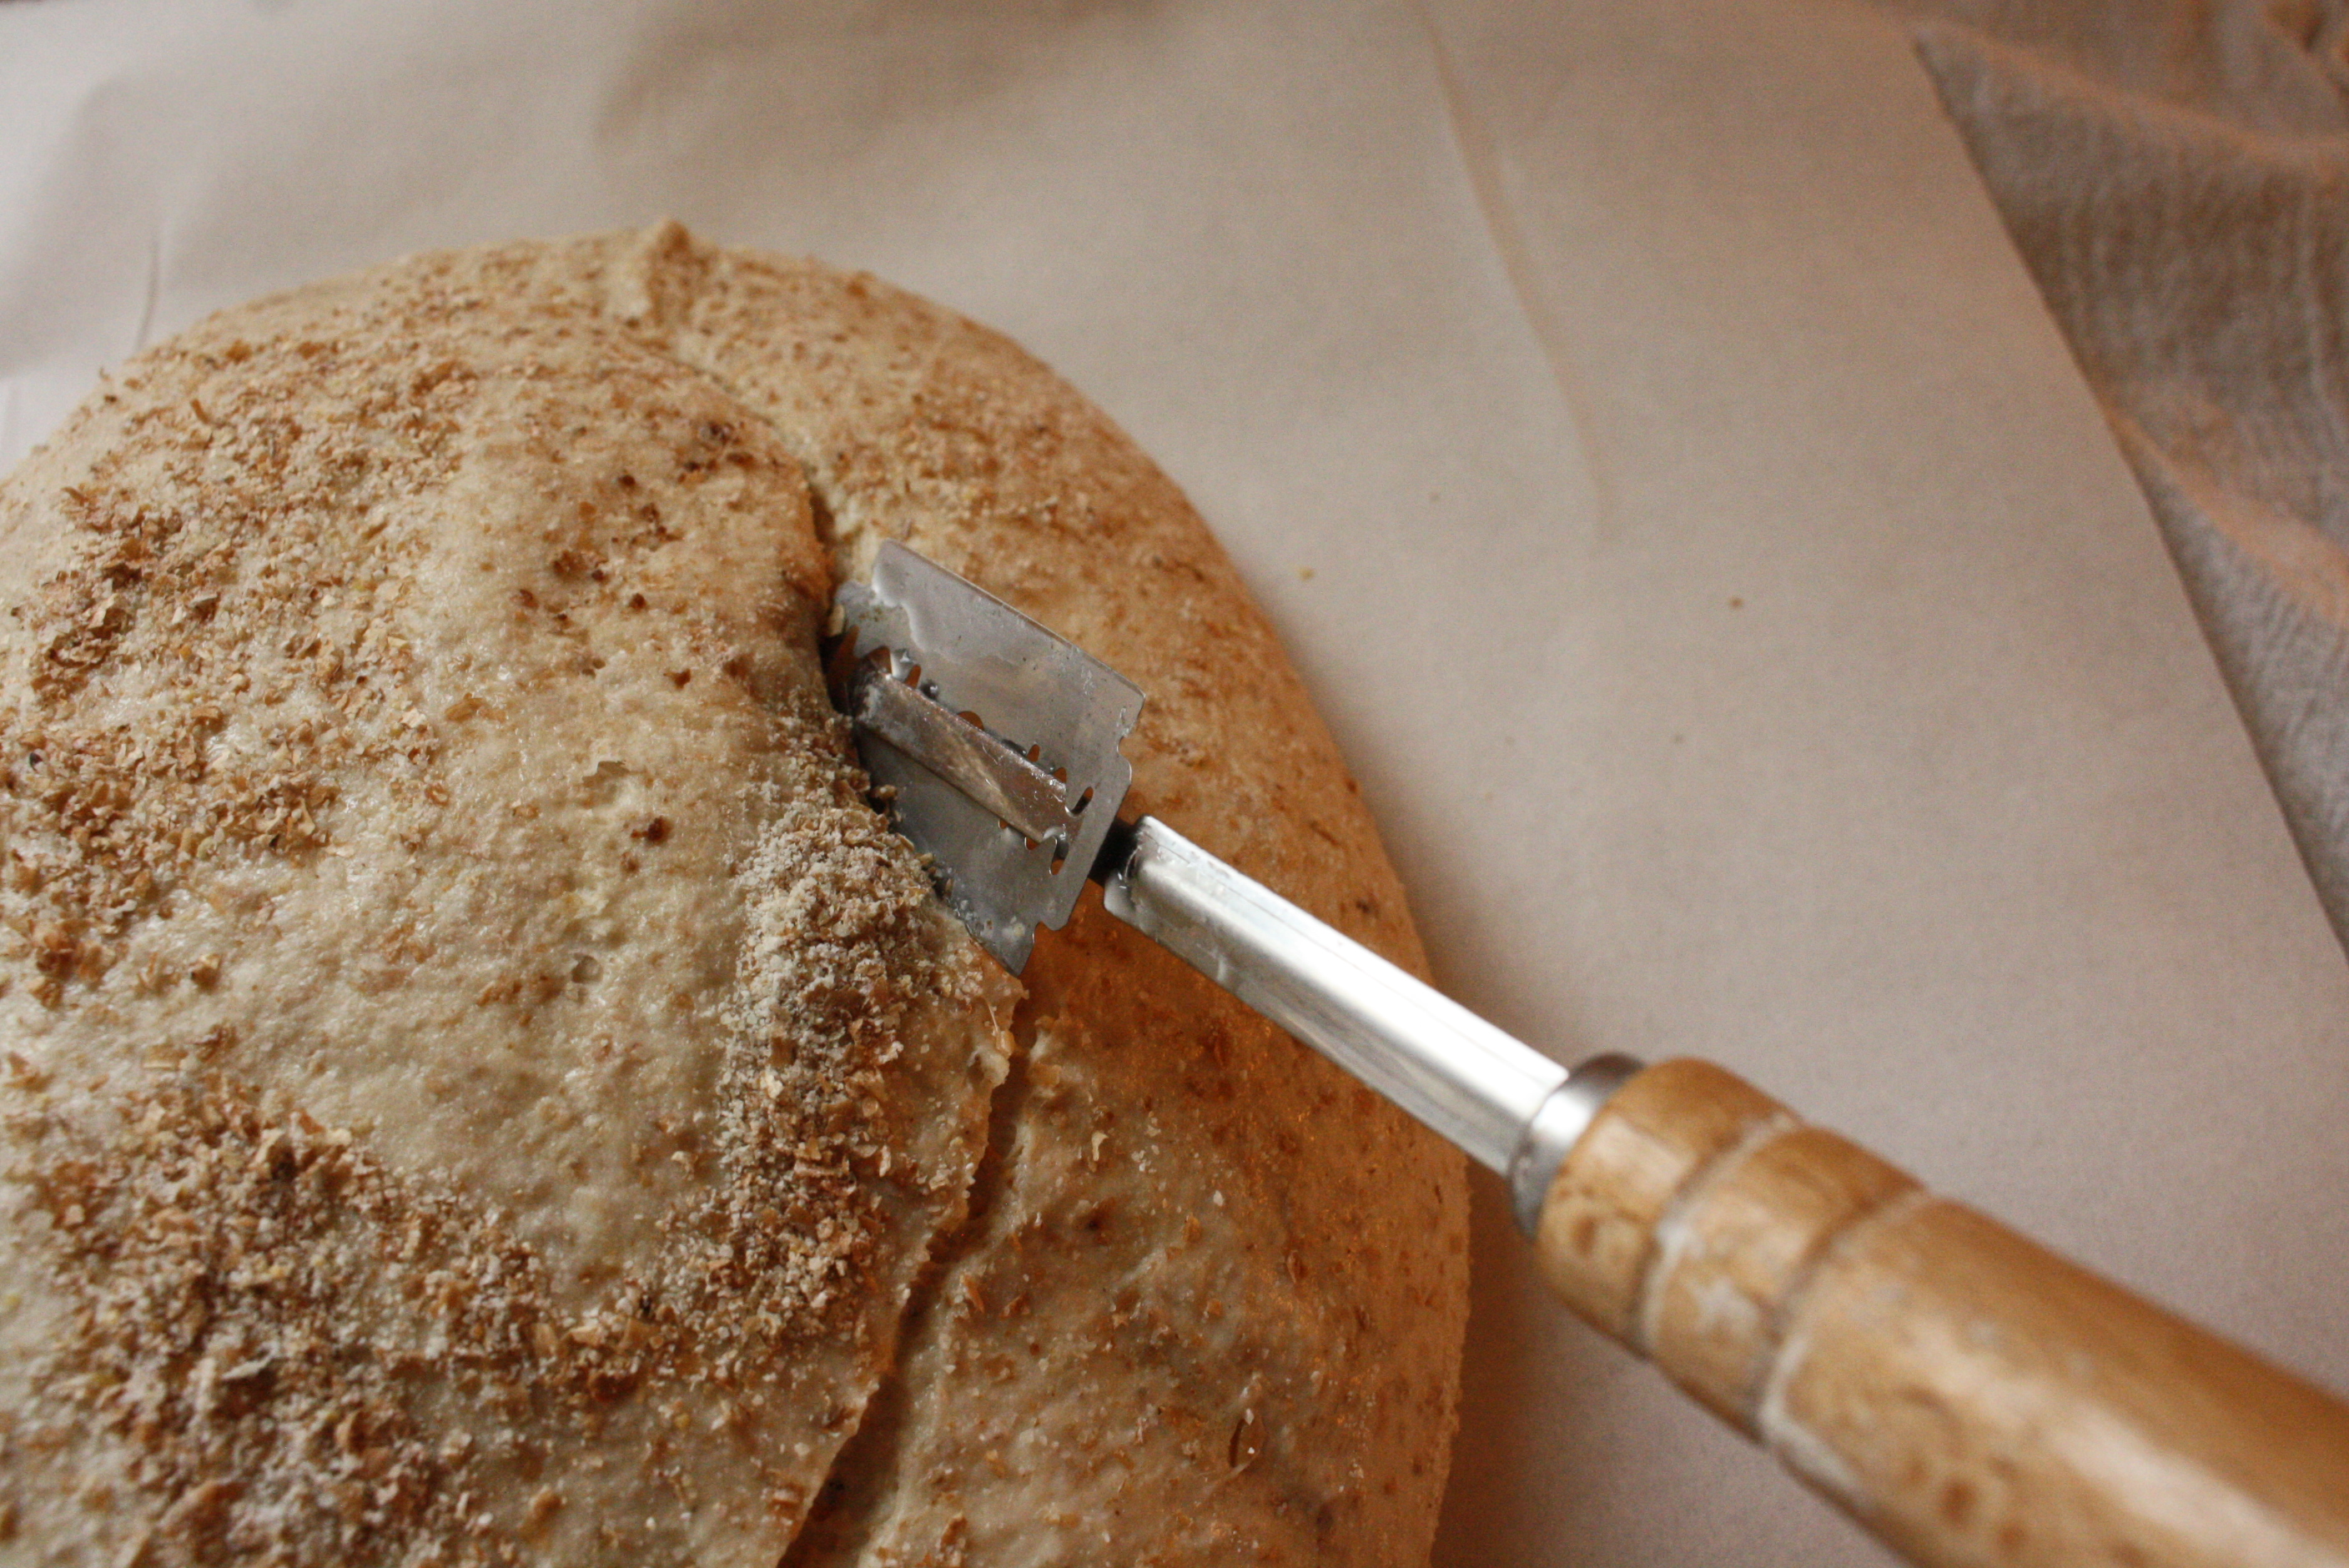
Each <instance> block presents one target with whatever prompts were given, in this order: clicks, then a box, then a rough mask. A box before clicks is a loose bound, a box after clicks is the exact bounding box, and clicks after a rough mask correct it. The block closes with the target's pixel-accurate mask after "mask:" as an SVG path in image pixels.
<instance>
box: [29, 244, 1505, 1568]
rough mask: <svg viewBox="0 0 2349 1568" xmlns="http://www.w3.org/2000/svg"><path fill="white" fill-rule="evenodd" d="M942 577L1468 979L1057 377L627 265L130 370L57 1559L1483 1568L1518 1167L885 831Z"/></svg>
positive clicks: (45, 528) (57, 1098) (37, 757)
mask: <svg viewBox="0 0 2349 1568" xmlns="http://www.w3.org/2000/svg"><path fill="white" fill-rule="evenodd" d="M884 536H888V537H895V538H900V539H904V540H905V541H906V542H909V543H911V544H912V545H914V547H915V548H916V549H918V550H920V551H922V552H924V553H926V554H927V555H929V556H931V557H932V558H934V559H936V560H937V561H939V562H942V563H944V564H946V565H947V566H949V567H952V568H954V569H955V570H957V571H959V572H962V573H966V574H968V575H969V576H971V577H973V578H975V579H976V580H978V582H979V583H982V584H983V585H985V586H987V587H988V588H989V589H990V590H992V591H993V592H995V593H999V594H1000V595H1002V596H1003V597H1005V598H1007V599H1009V600H1010V601H1011V602H1012V603H1015V604H1017V605H1019V607H1020V608H1021V609H1023V610H1025V611H1026V612H1027V613H1029V614H1031V615H1034V616H1035V617H1037V618H1038V619H1040V620H1041V621H1043V622H1044V623H1045V624H1049V625H1051V626H1053V627H1054V628H1055V629H1057V630H1059V631H1061V633H1063V634H1066V635H1069V636H1071V637H1073V638H1074V639H1076V640H1077V641H1078V642H1080V643H1081V644H1082V645H1085V646H1086V647H1087V648H1089V649H1090V650H1092V652H1094V653H1096V654H1098V655H1101V656H1102V657H1103V658H1105V659H1106V660H1108V661H1109V662H1110V663H1111V664H1112V665H1115V666H1116V667H1118V668H1119V669H1120V670H1122V671H1123V672H1124V673H1125V674H1127V675H1128V676H1131V677H1132V678H1133V679H1134V680H1135V681H1136V682H1137V683H1138V684H1139V685H1140V686H1142V687H1143V690H1144V691H1145V692H1146V693H1147V694H1148V696H1149V702H1148V706H1147V707H1146V708H1145V710H1144V712H1143V720H1142V724H1141V727H1140V729H1139V730H1138V732H1137V733H1136V735H1135V737H1134V738H1133V740H1131V741H1130V742H1129V744H1128V748H1127V749H1128V754H1129V755H1130V756H1131V757H1132V758H1133V762H1134V766H1135V784H1134V789H1133V795H1132V797H1131V801H1130V804H1131V808H1132V809H1133V810H1144V811H1153V812H1156V813H1158V814H1160V815H1163V816H1164V817H1166V818H1167V819H1168V820H1172V821H1174V822H1175V823H1177V824H1178V825H1179V826H1181V827H1182V829H1183V830H1184V831H1185V833H1187V834H1189V835H1191V836H1193V837H1195V838H1196V839H1198V840H1199V841H1202V842H1203V843H1205V844H1206V845H1207V846H1209V847H1210V848H1212V849H1214V850H1216V851H1217V852H1219V853H1222V854H1224V855H1226V856H1227V857H1228V858H1230V859H1231V860H1233V861H1235V862H1236V863H1237V864H1238V865H1239V866H1240V867H1242V868H1243V869H1244V870H1247V872H1250V873H1251V874H1254V875H1256V876H1257V877H1259V878H1261V879H1263V880H1264V881H1266V882H1269V883H1270V884H1271V885H1272V886H1274V887H1276V888H1278V889H1279V890H1280V891H1282V892H1285V893H1287V894H1288V896H1290V897H1292V898H1295V899H1296V900H1298V901H1299V903H1303V904H1305V905H1306V906H1307V907H1308V908H1310V909H1312V910H1314V911H1315V912H1316V913H1319V914H1321V915H1322V916H1324V917H1325V918H1327V919H1330V920H1331V921H1332V922H1333V923H1337V924H1338V925H1340V927H1341V928H1343V929H1345V930H1347V931H1349V932H1350V933H1351V934H1354V935H1356V936H1358V937H1360V938H1361V939H1362V940H1364V941H1366V942H1368V943H1370V944H1371V945H1372V946H1374V947H1377V948H1379V949H1380V950H1381V951H1382V952H1385V953H1386V954H1389V955H1390V956H1392V957H1393V958H1395V959H1396V960H1397V961H1398V962H1402V963H1403V964H1406V965H1413V966H1416V965H1418V964H1419V962H1420V959H1419V954H1418V949H1417V946H1416V944H1415V941H1414V939H1413V935H1412V933H1411V930H1410V926H1409V923H1408V920H1407V917H1406V915H1405V913H1404V911H1403V905H1402V897H1401V894H1400V892H1399V890H1398V889H1397V887H1396V885H1395V883H1394V880H1393V877H1392V872H1390V871H1389V870H1388V869H1387V866H1386V863H1385V861H1384V860H1383V858H1382V857H1381V853H1380V851H1379V849H1378V847H1377V844H1376V841H1375V838H1374V836H1373V832H1372V830H1371V824H1370V822H1369V820H1368V818H1367V816H1366V814H1365V812H1364V811H1363V810H1362V809H1361V805H1360V803H1359V801H1358V800H1357V799H1356V798H1355V796H1354V793H1353V790H1352V787H1351V785H1350V782H1349V780H1348V779H1347V778H1346V775H1345V772H1344V770H1343V768H1342V766H1341V764H1340V761H1339V759H1338V758H1337V757H1336V755H1335V753H1334V751H1333V749H1332V748H1331V746H1330V742H1329V740H1328V738H1327V736H1326V735H1325V733H1324V732H1323V730H1322V728H1321V727H1320V726H1319V723H1318V722H1317V721H1316V720H1315V718H1314V717H1313V715H1312V712H1311V709H1310V707H1309V704H1308V703H1307V701H1306V698H1305V696H1304V695H1303V693H1302V691H1301V689H1300V687H1299V684H1298V682H1297V680H1296V678H1295V676H1293V674H1292V673H1291V672H1290V671H1289V669H1288V665H1287V664H1286V662H1285V661H1284V660H1283V658H1282V656H1281V655H1280V653H1279V651H1278V647H1277V646H1276V645H1275V644H1274V642H1273V639H1272V637H1271V635H1270V634H1269V632H1268V629H1267V628H1266V626H1265V624H1264V623H1263V621H1262V619H1261V617H1260V616H1259V615H1258V614H1257V612H1256V611H1255V610H1254V609H1253V608H1252V607H1251V606H1250V605H1249V603H1247V598H1246V595H1245V593H1243V592H1242V590H1241V588H1240V587H1239V585H1238V583H1237V580H1236V578H1235V576H1234V574H1233V573H1232V571H1231V569H1230V568H1229V566H1228V565H1227V563H1226V562H1225V561H1224V560H1223V558H1222V556H1221V555H1220V553H1219V552H1217V551H1216V547H1215V545H1214V544H1213V542H1212V541H1211V540H1210V539H1209V537H1208V535H1207V533H1206V530H1205V528H1204V527H1203V526H1202V525H1201V523H1200V522H1199V521H1198V520H1197V518H1196V517H1195V514H1194V513H1193V512H1192V511H1191V510H1190V509H1189V507H1188V506H1187V504H1186V503H1185V501H1184V500H1183V498H1182V496H1181V495H1180V493H1179V492H1178V491H1177V490H1175V489H1174V487H1173V486H1172V485H1171V484H1170V483H1169V482H1168V481H1167V480H1165V479H1164V477H1163V476H1162V475H1160V474H1159V473H1158V472H1157V471H1156V470H1155V469H1154V468H1152V467H1151V465H1150V464H1149V463H1148V461H1147V460H1146V459H1144V458H1143V457H1142V456H1141V454H1140V453H1139V452H1138V451H1137V450H1136V449H1134V448H1133V444H1132V443H1131V442H1130V441H1129V440H1128V439H1127V438H1125V437H1124V436H1123V434H1122V433H1121V432H1119V431H1118V430H1117V429H1116V428H1114V427H1113V426H1112V425H1111V424H1110V423H1109V422H1108V421H1107V420H1106V419H1105V418H1103V417H1102V415H1101V414H1099V413H1098V412H1097V411H1095V410H1094V409H1092V407H1090V406H1089V405H1087V404H1086V403H1085V402H1084V401H1083V400H1082V399H1081V398H1080V397H1077V396H1076V395H1075V394H1074V393H1072V392H1071V391H1070V390H1069V389H1068V388H1067V387H1065V386H1063V385H1062V384H1061V383H1060V382H1059V381H1058V380H1057V379H1055V378H1054V377H1052V376H1051V375H1050V373H1049V372H1047V371H1046V370H1045V369H1043V368H1042V367H1041V366H1039V365H1037V364H1036V363H1035V362H1034V361H1033V360H1032V359H1030V358H1029V357H1028V356H1025V355H1024V354H1022V353H1021V352H1020V351H1019V349H1018V348H1017V347H1015V346H1012V345H1011V344H1009V342H1007V341H1006V340H1004V339H1003V338H1001V337H999V336H998V335H993V334H991V333H988V332H987V331H985V330H984V329H981V328H978V327H977V326H974V325H971V324H969V323H968V322H966V321H963V320H962V319H960V318H958V317H957V316H955V315H951V314H950V313H947V312H945V311H942V310H939V309H937V308H936V307H935V306H932V305H929V304H925V303H924V302H922V301H919V300H917V299H915V298H913V297H911V296H909V295H906V294H902V293H900V292H897V291H895V290H893V289H890V288H887V287H886V286H885V285H882V284H877V283H875V282H873V281H872V280H870V279H866V278H863V277H854V276H849V275H845V274H843V273H836V272H833V271H830V270H828V269H825V268H823V267H821V266H819V265H816V264H813V263H801V262H787V261H781V260H777V259H774V258H771V257H766V256H761V255H754V254H750V253H740V252H730V251H723V250H717V249H713V248H709V247H706V246H703V245H701V244H699V243H698V242H694V241H693V240H692V239H691V238H689V237H688V236H687V235H686V234H685V233H684V232H682V231H681V230H678V229H677V228H676V227H675V226H674V225H664V226H662V227H660V228H657V229H655V230H653V231H650V232H646V233H642V234H626V235H615V236H602V237H595V238H591V239H585V240H579V241H573V242H557V243H525V244H515V245H509V246H502V247H497V248H492V249H488V250H481V251H473V252H466V253H451V254H441V255H430V256H424V257H419V258H415V259H411V260H409V261H407V262H403V263H397V264H395V265H392V266H389V267H386V268H383V269H380V270H378V271H375V272H372V273H365V274H361V275H359V276H357V277H353V278H349V279H346V280H341V281H337V282H334V283H330V284H322V285H317V286H315V287H311V288H307V289H304V290H300V291H296V292H295V293H293V294H286V295H283V296H280V297H277V298H275V299H272V300H266V301H264V302H261V303H259V304H254V305H251V306H248V307H244V308H242V309H239V310H235V311H231V312H228V313H225V314H223V315H219V316H216V317H213V318H212V320H210V321H208V322H206V323H204V324H203V325H201V326H199V327H197V328H196V329H194V330H193V331H191V332H190V333H188V334H187V335H183V336H181V337H180V338H178V339H175V340H173V341H172V342H171V343H169V344H166V345H164V346H161V347H160V348H158V349H155V350H153V351H151V352H150V353H148V354H146V355H144V356H140V358H139V359H138V360H136V361H133V362H132V363H131V364H130V365H129V366H127V367H126V368H125V369H124V370H123V371H122V372H121V373H120V374H119V375H118V376H116V377H111V378H109V381H108V382H107V383H106V384H105V386H104V387H102V389H101V390H100V392H99V393H98V395H97V396H96V397H93V399H92V400H91V401H90V402H89V403H88V404H86V405H85V406H84V407H83V408H82V409H81V410H80V411H79V412H78V413H77V414H76V415H75V417H74V418H72V420H70V421H69V422H68V424H67V427H66V428H65V429H64V430H63V431H62V432H60V433H59V435H58V436H57V438H54V439H53V440H52V441H51V442H50V443H49V444H48V445H47V446H46V447H44V448H43V449H39V450H37V451H36V453H35V454H34V455H33V456H32V457H31V458H30V459H27V461H26V464H25V465H24V466H23V467H22V468H21V469H19V470H18V471H17V472H16V474H15V475H13V476H12V477H11V478H10V479H9V480H7V481H6V483H5V486H0V583H5V602H6V604H7V614H6V616H5V620H0V832H5V841H0V921H5V930H4V931H0V942H5V954H0V1170H5V1178H6V1179H5V1182H0V1563H85V1562H98V1561H136V1562H140V1563H158V1564H160V1563H195V1562H219V1561H227V1560H231V1559H234V1560H238V1561H256V1562H262V1561H275V1562H284V1563H360V1562H379V1563H416V1564H422V1563H475V1562H478V1563H506V1562H523V1563H542V1562H543V1563H630V1564H643V1563H688V1562H690V1563H704V1564H733V1563H744V1564H759V1565H761V1568H764V1565H769V1564H773V1563H776V1562H777V1561H778V1560H781V1561H783V1562H785V1563H789V1564H792V1565H794V1568H808V1565H814V1564H832V1563H871V1564H891V1563H899V1564H912V1563H942V1564H943V1563H970V1564H981V1563H1211V1562H1215V1563H1220V1562H1233V1563H1242V1562H1245V1563H1366V1564H1367V1563H1378V1564H1393V1563H1411V1562H1414V1561H1423V1560H1424V1558H1425V1555H1426V1553H1427V1549H1428V1542H1429V1540H1430V1537H1431V1535H1432V1533H1433V1523H1434V1515H1435V1508H1436V1502H1437V1499H1438V1496H1439V1494H1440V1491H1441V1489H1442V1484H1443V1480H1444V1468H1445V1449H1446V1446H1447V1443H1448V1439H1449V1436H1450V1429H1451V1425H1452V1421H1453V1406H1454V1396H1455V1392H1456V1385H1457V1373H1458V1356H1459V1345H1460V1336H1461V1331H1462V1324H1463V1315H1464V1272H1465V1222H1464V1218H1465V1198H1464V1181H1463V1171H1462V1167H1461V1162H1460V1161H1459V1160H1458V1159H1457V1157H1456V1156H1454V1155H1452V1154H1451V1153H1449V1151H1447V1150H1444V1149H1442V1148H1441V1147H1440V1146H1438V1145H1437V1144H1436V1143H1435V1142H1434V1140H1432V1139H1431V1138H1429V1137H1427V1136H1426V1135H1424V1134H1423V1133H1421V1132H1420V1131H1419V1130H1416V1129H1415V1128H1413V1127H1412V1126H1411V1125H1410V1124H1408V1123H1407V1122H1406V1121H1405V1120H1404V1119H1402V1117H1400V1115H1399V1114H1398V1113H1396V1112H1394V1111H1392V1109H1389V1108H1388V1107H1386V1106H1384V1105H1383V1104H1382V1103H1381V1102H1379V1101H1378V1100H1376V1099H1374V1098H1373V1097H1372V1096H1371V1095H1370V1094H1369V1093H1368V1092H1367V1091H1365V1090H1362V1089H1361V1088H1358V1087H1356V1086H1354V1085H1353V1084H1351V1083H1350V1081H1348V1080H1346V1079H1345V1078H1342V1077H1341V1076H1340V1075H1339V1074H1338V1073H1337V1072H1336V1071H1335V1070H1334V1069H1332V1068H1329V1067H1328V1066H1326V1065H1325V1064H1324V1063H1322V1062H1321V1061H1320V1060H1319V1058H1317V1057H1312V1056H1310V1055H1309V1053H1307V1052H1306V1051H1304V1050H1303V1049H1302V1048H1301V1047H1298V1046H1296V1045H1295V1044H1294V1043H1293V1042H1290V1041H1288V1039H1287V1038H1286V1037H1282V1036H1280V1035H1279V1034H1278V1032H1277V1031H1275V1030H1273V1029H1271V1028H1270V1027H1269V1026H1267V1025H1265V1024H1264V1023H1263V1022H1262V1021H1260V1020H1258V1019H1257V1018H1256V1017H1254V1016H1252V1015H1250V1014H1248V1013H1247V1011H1246V1010H1245V1009H1243V1008H1241V1007H1239V1006H1237V1004H1235V1003H1233V1002H1231V1001H1230V1000H1229V999H1228V998H1226V997H1225V996H1223V995H1221V994H1220V993H1218V992H1216V990H1215V989H1214V988H1213V987H1211V986H1210V985H1207V984H1206V982H1205V981H1203V980H1201V979H1199V978H1198V977H1197V976H1195V975H1192V974H1191V973H1190V972H1189V971H1188V970H1186V969H1185V968H1184V967H1183V966H1182V965H1180V964H1179V963H1178V962H1176V961H1175V960H1174V959H1172V958H1171V957H1169V956H1168V955H1167V954H1164V953H1163V952H1161V951H1159V950H1158V949H1156V948H1155V947H1154V946H1153V945H1152V944H1149V943H1148V942H1146V941H1144V940H1143V939H1142V938H1140V937H1139V936H1138V935H1136V934H1133V932H1131V931H1128V930H1126V929H1125V928H1123V927H1122V926H1120V925H1119V924H1117V923H1115V922H1113V921H1112V920H1110V919H1109V918H1108V917H1107V916H1106V915H1105V914H1104V913H1102V910H1101V909H1100V907H1099V901H1098V899H1097V897H1093V896H1092V895H1088V900H1087V903H1086V904H1085V906H1084V907H1083V908H1082V909H1081V911H1080V913H1079V915H1078V917H1077V919H1076V920H1075V921H1074V922H1072V923H1071V927H1070V929H1069V930H1068V931H1066V932H1064V933H1061V934H1055V935H1048V936H1047V937H1045V938H1044V939H1043V940H1042V941H1041V942H1040V944H1039V946H1038V948H1037V953H1036V956H1035V958H1034V960H1033V961H1032V962H1031V964H1030V968H1029V971H1028V973H1027V975H1026V976H1024V979H1023V981H1022V982H1013V981H1012V980H1010V979H1009V977H1008V976H1005V975H1003V974H1002V973H1001V971H1000V970H999V969H998V968H996V967H995V966H994V965H993V964H992V963H991V961H989V960H988V959H987V958H986V957H985V956H984V955H983V954H980V953H979V952H978V949H977V948H976V946H975V945H974V944H972V943H971V942H970V940H969V939H968V936H967V935H966V934H964V933H963V932H962V931H961V930H960V928H959V927H958V926H957V925H956V924H955V923H954V922H953V921H952V920H951V918H950V917H948V916H947V915H946V914H945V913H944V912H943V910H942V908H941V906H940V905H939V904H938V903H936V900H935V899H934V898H932V897H931V896H930V894H929V892H928V890H927V886H926V882H925V881H924V876H923V871H922V868H921V866H920V864H919V862H918V861H917V858H916V856H915V855H914V854H913V852H912V851H911V850H910V849H909V848H908V847H907V846H905V844H904V843H903V842H902V841H898V840H896V839H895V838H894V836H892V835H891V834H889V833H888V832H887V831H886V830H885V828H884V827H883V825H882V823H881V822H880V820H879V819H878V818H877V817H875V816H874V813H873V812H872V810H870V808H869V807H868V806H867V805H866V803H865V802H864V799H863V793H862V791H863V781H862V779H861V776H860V774H859V772H858V770H857V769H856V766H855V758H854V749H853V748H852V747H851V745H850V744H849V741H848V738H847V736H846V734H845V733H844V731H843V727H842V726H841V724H840V722H839V720H838V719H837V718H836V717H834V716H833V713H832V712H831V710H830V708H829V707H828V706H827V705H826V703H825V700H824V696H823V688H822V684H821V680H820V677H819V672H818V665H817V656H816V638H817V636H818V634H819V633H820V630H821V626H822V621H823V615H824V613H825V609H826V606H827V605H828V603H829V599H830V593H831V585H832V583H833V577H834V573H856V572H858V571H860V570H861V569H862V567H863V565H864V563H865V562H868V561H869V559H870V556H871V553H872V552H873V549H874V546H875V544H876V543H877V542H878V541H879V540H880V539H881V538H882V537H884Z"/></svg>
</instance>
